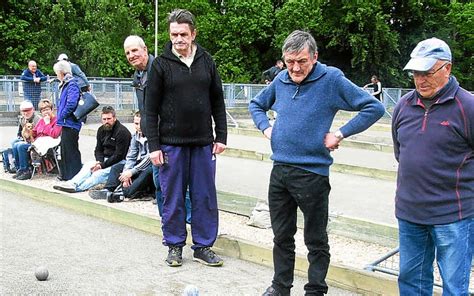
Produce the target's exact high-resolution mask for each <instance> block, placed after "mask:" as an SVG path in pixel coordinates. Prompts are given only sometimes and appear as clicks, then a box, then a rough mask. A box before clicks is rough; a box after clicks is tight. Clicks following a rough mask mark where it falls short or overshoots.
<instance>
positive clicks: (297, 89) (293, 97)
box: [291, 84, 300, 100]
mask: <svg viewBox="0 0 474 296" xmlns="http://www.w3.org/2000/svg"><path fill="white" fill-rule="evenodd" d="M299 91H300V85H299V84H298V86H297V87H296V92H295V94H294V95H293V96H292V97H291V98H292V99H293V100H294V99H295V98H296V96H297V95H298V92H299Z"/></svg>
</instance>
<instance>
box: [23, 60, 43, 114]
mask: <svg viewBox="0 0 474 296" xmlns="http://www.w3.org/2000/svg"><path fill="white" fill-rule="evenodd" d="M20 79H21V80H22V81H23V95H24V96H25V100H28V101H30V102H31V103H33V106H34V107H35V109H38V103H39V101H40V98H41V82H43V81H46V80H47V77H46V76H44V74H43V72H41V71H40V70H39V69H38V66H37V65H36V62H35V61H33V60H31V61H29V62H28V69H25V70H23V73H22V74H21V77H20Z"/></svg>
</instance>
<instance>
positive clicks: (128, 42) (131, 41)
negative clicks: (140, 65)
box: [123, 35, 146, 49]
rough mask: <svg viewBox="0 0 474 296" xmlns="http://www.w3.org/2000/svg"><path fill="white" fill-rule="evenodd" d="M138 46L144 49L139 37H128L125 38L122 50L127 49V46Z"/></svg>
mask: <svg viewBox="0 0 474 296" xmlns="http://www.w3.org/2000/svg"><path fill="white" fill-rule="evenodd" d="M133 45H136V46H139V47H141V48H145V47H146V45H145V41H143V39H142V38H141V37H140V36H137V35H130V36H128V37H127V38H125V41H124V42H123V48H124V49H125V48H127V47H129V46H133Z"/></svg>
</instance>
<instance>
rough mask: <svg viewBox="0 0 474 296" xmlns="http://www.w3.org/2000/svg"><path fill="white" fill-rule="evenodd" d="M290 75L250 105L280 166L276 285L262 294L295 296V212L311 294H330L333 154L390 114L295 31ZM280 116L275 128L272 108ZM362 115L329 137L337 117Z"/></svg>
mask: <svg viewBox="0 0 474 296" xmlns="http://www.w3.org/2000/svg"><path fill="white" fill-rule="evenodd" d="M282 52H283V58H284V61H285V63H286V66H287V70H283V71H282V72H280V74H278V76H277V77H276V78H275V79H274V80H273V82H272V83H271V84H270V85H269V86H268V87H267V88H265V89H263V90H262V91H261V92H260V93H259V94H258V95H257V96H256V97H255V98H254V99H253V100H252V101H251V102H250V106H249V110H250V112H251V114H252V117H253V120H254V122H255V125H256V126H257V127H258V129H260V130H261V131H263V133H264V135H265V136H266V137H267V138H268V139H270V140H271V145H272V150H273V155H272V159H273V161H274V166H273V169H272V172H271V176H270V186H269V192H268V202H269V207H270V217H271V223H272V228H273V234H274V239H273V242H274V246H273V264H274V269H275V272H274V276H273V281H272V285H271V286H270V287H268V289H267V290H266V291H265V293H264V294H263V295H290V289H291V287H292V283H293V274H294V270H293V269H294V263H295V240H294V234H295V233H296V213H297V208H298V207H299V208H300V209H301V211H302V212H303V215H304V220H305V222H304V225H305V230H304V241H305V244H306V247H307V248H308V251H309V253H308V260H309V269H308V283H307V284H306V285H305V292H306V295H323V294H325V293H327V291H328V286H327V284H326V280H325V278H326V274H327V271H328V267H329V257H330V255H329V243H328V235H327V231H326V227H327V223H328V197H329V191H330V189H331V187H330V185H329V166H330V165H331V164H332V157H331V155H330V151H333V150H334V149H337V148H338V146H339V143H340V142H341V141H342V139H343V138H344V137H348V136H351V135H354V134H356V133H360V132H362V131H364V130H365V129H367V128H368V127H370V126H371V125H372V124H373V123H375V122H376V121H377V120H378V119H379V118H380V117H382V115H383V114H384V108H383V106H382V104H381V103H380V102H379V101H377V100H376V99H375V98H374V97H373V96H371V95H369V94H368V93H366V92H365V91H363V90H362V89H360V88H359V87H358V86H356V85H355V84H353V83H352V82H351V81H349V80H348V79H347V78H346V77H344V74H343V73H342V72H341V71H340V70H339V69H337V68H334V67H329V66H326V65H325V64H321V63H319V62H318V61H317V60H318V51H317V46H316V41H315V40H314V38H313V36H311V34H309V33H307V32H303V31H294V32H292V33H291V34H290V35H289V36H288V37H287V38H286V40H285V42H284V45H283V48H282ZM270 109H272V110H274V111H276V112H278V119H277V120H276V121H275V123H274V126H273V127H272V126H271V125H270V122H269V121H268V118H267V116H266V111H268V110H270ZM339 110H347V111H359V113H358V115H357V116H356V117H354V118H353V119H351V120H350V121H349V122H348V123H346V124H345V125H344V126H342V127H341V128H340V129H339V130H338V131H336V132H335V133H332V132H329V129H330V127H331V124H332V121H333V119H334V116H335V115H336V112H337V111H339Z"/></svg>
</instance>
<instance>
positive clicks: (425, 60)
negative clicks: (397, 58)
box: [403, 37, 452, 71]
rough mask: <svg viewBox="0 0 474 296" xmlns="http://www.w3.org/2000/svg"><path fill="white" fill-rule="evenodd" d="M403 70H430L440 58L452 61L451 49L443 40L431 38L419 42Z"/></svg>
mask: <svg viewBox="0 0 474 296" xmlns="http://www.w3.org/2000/svg"><path fill="white" fill-rule="evenodd" d="M410 57H411V59H410V61H408V63H407V64H406V66H405V68H403V70H413V71H428V70H429V69H431V68H432V67H433V66H434V64H436V62H437V61H438V60H443V61H449V62H451V60H452V56H451V50H450V49H449V46H448V45H447V44H446V42H444V41H443V40H440V39H438V38H434V37H433V38H430V39H426V40H423V41H421V42H420V43H418V44H417V45H416V47H415V49H413V51H412V52H411V54H410Z"/></svg>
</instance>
